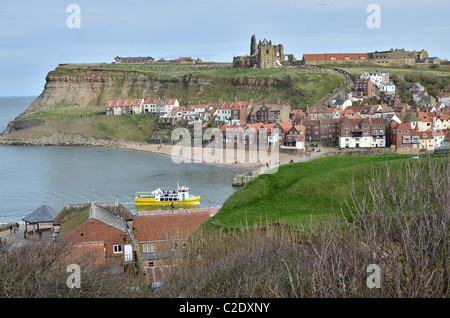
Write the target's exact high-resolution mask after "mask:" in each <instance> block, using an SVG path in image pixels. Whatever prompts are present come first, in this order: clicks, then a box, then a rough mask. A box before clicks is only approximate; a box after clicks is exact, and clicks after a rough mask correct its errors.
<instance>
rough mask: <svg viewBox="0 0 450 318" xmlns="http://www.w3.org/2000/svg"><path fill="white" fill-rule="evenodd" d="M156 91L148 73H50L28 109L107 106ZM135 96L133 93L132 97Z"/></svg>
mask: <svg viewBox="0 0 450 318" xmlns="http://www.w3.org/2000/svg"><path fill="white" fill-rule="evenodd" d="M150 93H153V85H152V84H151V82H150V81H149V79H148V78H147V77H146V76H144V75H136V76H125V77H120V76H118V77H112V76H103V75H102V74H101V73H100V74H96V73H93V74H90V75H89V74H86V75H84V76H69V75H51V74H49V75H47V77H46V84H45V87H44V90H43V92H42V93H41V95H39V96H38V97H37V98H36V100H34V101H33V103H32V104H31V105H30V107H29V109H28V110H27V111H36V110H38V109H47V108H53V107H67V106H87V105H106V102H107V100H108V99H112V98H117V97H128V98H133V97H136V98H137V97H143V96H140V94H150ZM131 95H133V96H131Z"/></svg>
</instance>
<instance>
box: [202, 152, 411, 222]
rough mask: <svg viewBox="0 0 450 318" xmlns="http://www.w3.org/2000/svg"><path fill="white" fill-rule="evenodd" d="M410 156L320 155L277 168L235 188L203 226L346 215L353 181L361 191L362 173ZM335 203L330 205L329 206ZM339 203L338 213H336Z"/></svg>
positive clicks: (365, 173)
mask: <svg viewBox="0 0 450 318" xmlns="http://www.w3.org/2000/svg"><path fill="white" fill-rule="evenodd" d="M409 157H410V156H401V155H392V154H389V155H380V156H366V157H359V156H358V157H356V156H355V157H325V158H321V159H316V160H312V161H309V162H304V163H296V164H290V165H284V166H281V167H279V169H278V172H276V173H275V174H263V175H260V176H259V177H258V178H256V179H254V180H253V181H251V182H249V183H248V184H247V185H245V186H244V187H243V188H241V189H239V190H238V191H236V192H235V193H234V194H233V195H232V196H230V197H229V198H228V200H227V201H226V202H225V203H224V205H223V208H222V209H221V211H220V212H219V213H218V214H216V215H215V216H214V217H213V218H211V219H210V220H209V221H208V222H207V223H206V225H211V226H219V227H225V228H239V227H241V226H242V225H245V224H249V225H250V226H252V225H253V224H255V223H256V224H265V223H266V222H269V223H270V222H280V223H282V224H290V225H299V224H300V223H302V224H309V222H310V221H312V223H313V224H314V223H317V222H318V220H319V218H320V217H321V216H323V218H324V219H328V218H329V216H330V213H340V214H341V213H343V215H345V216H346V217H348V216H349V213H348V209H347V208H346V206H345V202H346V200H347V199H348V198H349V193H350V189H351V186H352V184H353V182H354V184H355V185H356V189H358V191H361V193H362V191H363V185H364V178H365V177H368V175H369V174H370V172H371V170H372V169H378V168H379V167H380V164H382V163H385V161H386V160H387V161H388V162H390V163H391V164H392V166H393V167H394V168H395V167H400V165H401V164H402V163H404V162H405V161H406V160H412V159H409ZM333 208H334V209H333ZM341 208H342V212H341Z"/></svg>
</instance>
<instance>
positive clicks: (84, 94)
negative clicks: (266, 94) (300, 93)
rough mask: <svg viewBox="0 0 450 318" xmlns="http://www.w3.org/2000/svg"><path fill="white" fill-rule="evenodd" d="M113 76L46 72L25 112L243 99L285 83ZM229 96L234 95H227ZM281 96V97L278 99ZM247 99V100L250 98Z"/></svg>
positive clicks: (90, 72) (268, 80)
mask: <svg viewBox="0 0 450 318" xmlns="http://www.w3.org/2000/svg"><path fill="white" fill-rule="evenodd" d="M120 73H121V72H120V71H118V72H117V74H114V76H110V75H107V74H104V72H102V71H85V72H83V74H81V75H80V74H78V75H75V76H74V75H55V74H53V72H50V73H49V74H48V75H47V77H46V84H45V87H44V90H43V92H42V93H41V95H39V96H38V97H37V98H36V100H34V101H33V103H32V104H31V105H30V107H29V108H28V109H27V112H34V111H37V110H43V109H49V108H55V107H72V106H91V105H106V103H107V102H108V100H110V99H116V98H145V97H161V98H177V99H178V100H179V102H180V103H182V104H183V103H189V102H195V101H199V100H202V101H208V102H209V101H215V100H217V99H223V100H226V99H227V98H231V99H232V98H234V96H239V95H241V96H245V97H247V96H246V94H248V92H254V91H255V90H264V89H268V90H269V91H271V90H273V89H274V88H278V89H280V93H281V95H283V94H282V92H281V90H282V89H283V88H285V83H281V82H279V81H276V80H274V79H271V78H268V79H258V78H247V77H244V78H237V79H234V78H232V79H214V80H211V79H205V78H199V77H195V76H192V75H184V76H182V77H171V78H168V77H157V78H154V79H151V78H149V76H147V75H145V74H139V73H135V74H132V75H130V74H127V75H123V76H122V75H121V74H120ZM227 94H232V95H234V96H227ZM280 97H282V96H280ZM250 98H251V97H250Z"/></svg>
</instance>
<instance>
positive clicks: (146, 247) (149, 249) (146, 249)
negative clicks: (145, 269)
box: [142, 244, 156, 253]
mask: <svg viewBox="0 0 450 318" xmlns="http://www.w3.org/2000/svg"><path fill="white" fill-rule="evenodd" d="M155 251H156V246H155V244H143V245H142V253H154V252H155Z"/></svg>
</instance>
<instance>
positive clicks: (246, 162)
mask: <svg viewBox="0 0 450 318" xmlns="http://www.w3.org/2000/svg"><path fill="white" fill-rule="evenodd" d="M119 147H120V148H124V149H129V150H137V151H146V152H152V153H157V154H161V155H165V156H169V157H171V158H172V160H174V162H180V161H181V160H183V159H185V160H187V161H191V162H202V163H209V164H217V165H223V166H229V167H242V168H249V169H260V168H263V167H265V166H266V161H262V160H261V159H260V158H255V157H252V158H250V157H249V156H250V152H249V151H248V150H242V152H241V153H239V155H238V151H237V150H233V149H223V150H219V151H218V153H216V152H215V151H214V150H212V151H210V149H205V148H200V147H187V148H181V147H178V146H173V145H157V144H140V143H130V142H123V143H119ZM328 151H329V150H327V149H326V148H322V149H321V152H314V153H312V154H311V156H310V157H306V156H302V157H300V156H298V155H295V154H289V153H285V152H279V153H276V154H272V157H271V158H270V159H272V164H271V165H272V166H273V165H275V164H280V165H282V164H287V163H290V162H291V160H292V161H293V162H295V163H296V162H303V161H308V160H311V159H315V158H317V157H320V156H322V155H323V154H325V153H326V152H328ZM263 153H265V152H263ZM239 159H241V160H239ZM273 159H276V163H275V162H274V160H273ZM269 162H270V161H269Z"/></svg>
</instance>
